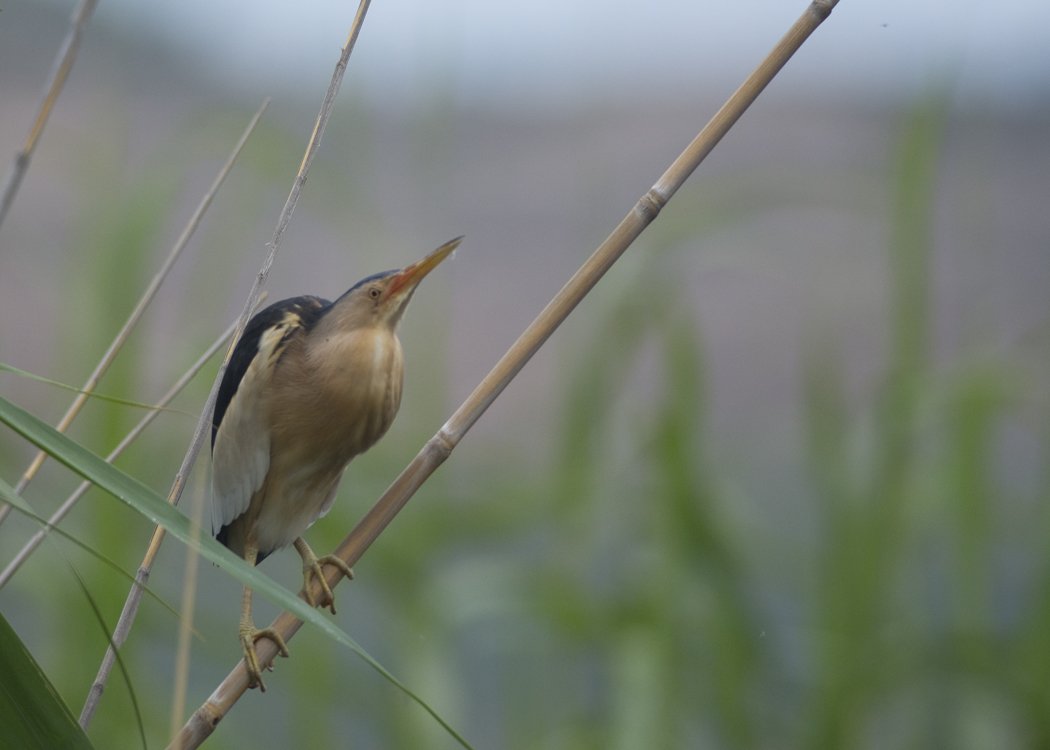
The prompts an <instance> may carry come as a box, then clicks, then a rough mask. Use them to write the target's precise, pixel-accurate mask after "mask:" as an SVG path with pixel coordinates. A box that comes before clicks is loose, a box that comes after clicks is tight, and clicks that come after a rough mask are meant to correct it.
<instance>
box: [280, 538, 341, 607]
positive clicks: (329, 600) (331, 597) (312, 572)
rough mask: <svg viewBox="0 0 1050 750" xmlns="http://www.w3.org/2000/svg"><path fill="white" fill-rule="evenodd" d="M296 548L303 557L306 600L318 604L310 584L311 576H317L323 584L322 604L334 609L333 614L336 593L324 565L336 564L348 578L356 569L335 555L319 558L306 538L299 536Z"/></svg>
mask: <svg viewBox="0 0 1050 750" xmlns="http://www.w3.org/2000/svg"><path fill="white" fill-rule="evenodd" d="M294 544H295V549H296V551H297V552H298V553H299V557H301V558H303V591H305V592H306V601H308V602H309V603H310V606H311V607H316V606H317V604H316V603H315V602H314V595H313V593H312V591H311V589H312V588H313V587H312V586H311V585H310V576H316V577H317V580H318V582H320V584H321V601H320V605H321V608H322V609H323V608H324V607H328V608H329V609H331V610H332V614H333V615H334V614H335V594H333V593H332V589H331V588H329V586H328V581H326V580H325V578H324V574H323V573H322V572H321V566H322V565H334V566H335V567H337V568H339V570H341V571H342V572H343V575H344V576H346V577H347V578H351V579H352V578H353V577H354V571H352V570H350V566H349V565H347V564H346V563H345V562H343V561H342V560H340V559H339V558H338V557H336V556H335V555H325V556H324V557H322V558H320V559H318V558H317V555H315V554H314V551H313V550H312V549H310V545H309V544H307V543H306V540H305V539H303V538H302V537H299V538H297V539H296V540H295V542H294Z"/></svg>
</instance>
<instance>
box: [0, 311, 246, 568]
mask: <svg viewBox="0 0 1050 750" xmlns="http://www.w3.org/2000/svg"><path fill="white" fill-rule="evenodd" d="M236 327H237V323H236V322H234V323H231V324H230V327H229V328H227V329H226V331H225V332H223V334H222V335H221V336H220V337H219V338H218V339H216V341H215V343H214V344H212V345H211V346H210V347H208V350H207V351H206V352H204V354H202V355H201V356H200V359H198V360H197V361H196V362H194V363H193V365H192V366H191V367H190V369H189V370H187V371H186V372H185V374H183V376H182V377H180V378H179V379H178V380H177V381H175V384H174V385H173V386H172V387H171V388H170V389H169V390H168V392H167V393H165V394H164V395H163V396H161V398H160V400H159V401H157V403H156V406H155V407H154V408H153V410H152V411H150V412H148V413H147V414H146V415H145V416H144V417H143V418H142V420H141V421H140V422H139V423H138V424H137V425H135V428H134V429H132V430H131V432H129V433H128V434H127V436H126V437H125V438H124V439H123V440H122V441H120V445H118V446H117V447H116V448H114V449H113V452H112V453H110V454H109V455H108V456H106V461H107V462H108V463H113V462H114V461H115V460H117V457H118V456H120V454H121V453H123V452H124V451H125V449H127V447H128V446H129V445H131V442H132V441H133V440H134V439H135V438H137V437H138V436H139V434H140V433H141V432H142V431H143V430H144V429H146V427H147V426H148V425H149V423H150V422H152V421H153V420H154V419H155V418H156V416H157V415H158V414H160V413H161V410H163V409H164V407H165V406H167V405H168V404H169V403H171V400H172V399H173V398H175V396H177V395H178V394H179V392H180V391H182V389H183V388H185V387H186V385H187V384H188V383H189V382H190V381H191V380H192V379H193V378H194V376H195V375H196V374H197V373H198V372H199V371H200V369H201V368H202V367H204V365H206V364H207V363H208V360H210V359H211V358H212V357H213V356H214V355H215V352H217V351H218V350H219V349H220V348H221V347H222V345H223V344H225V343H226V342H227V341H228V340H229V338H230V336H232V335H233V331H234V329H235V328H236ZM91 487H92V484H91V482H83V483H82V484H81V485H80V486H79V487H77V489H76V491H75V492H74V493H73V494H72V495H70V496H69V498H68V499H67V500H66V501H65V502H64V503H62V505H61V506H60V507H59V509H58V510H56V511H55V512H54V514H52V516H51V518H49V519H48V520H47V526H45V527H44V528H42V529H40V531H38V532H37V533H36V534H34V535H33V536H32V537H31V538H30V539H29V541H28V542H26V543H25V546H23V547H22V549H21V550H20V551H19V553H18V554H17V555H15V558H14V559H13V560H12V561H11V562H10V563H8V566H7V567H6V568H4V572H3V573H0V589H2V588H3V587H4V586H5V585H6V584H7V582H8V581H10V580H11V577H12V576H13V575H14V574H15V573H17V572H18V569H19V568H21V567H22V564H23V563H24V562H25V561H26V560H28V559H29V556H30V555H31V554H33V552H34V551H35V550H36V548H37V547H39V546H40V543H41V542H43V541H44V538H45V537H47V535H48V532H50V531H51V529H53V528H54V527H55V526H57V525H58V524H59V523H60V522H61V521H62V519H63V518H65V517H66V515H67V514H68V513H69V511H71V510H72V509H73V506H74V505H76V504H77V502H79V500H80V498H82V497H83V496H84V495H85V494H86V493H87V491H88V490H89V489H91Z"/></svg>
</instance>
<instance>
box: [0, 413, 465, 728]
mask: <svg viewBox="0 0 1050 750" xmlns="http://www.w3.org/2000/svg"><path fill="white" fill-rule="evenodd" d="M0 422H3V423H4V424H6V425H7V426H8V427H10V428H11V429H12V430H14V431H15V432H17V433H18V434H19V435H21V436H22V437H24V438H25V439H26V440H28V441H29V442H31V443H33V445H35V446H36V447H37V448H39V449H40V450H42V451H46V452H47V453H48V454H49V455H51V456H52V457H53V458H55V459H56V460H58V461H60V462H61V463H63V464H65V465H66V466H68V467H69V468H70V469H72V470H73V471H75V472H76V473H77V474H80V475H81V476H82V477H84V478H85V479H88V480H90V481H91V482H93V483H94V484H96V485H98V486H99V487H100V488H102V489H104V490H105V491H106V492H108V493H110V494H111V495H113V496H114V497H115V498H117V499H118V500H120V501H121V502H123V503H124V504H125V505H128V506H129V507H131V508H133V509H134V510H136V511H138V512H139V513H141V514H142V515H143V516H145V517H146V518H148V519H149V520H150V521H151V522H153V523H155V524H157V525H159V526H163V527H164V528H165V529H166V530H167V531H168V533H169V534H172V535H173V536H174V537H175V538H177V539H179V540H180V541H181V542H183V543H184V544H189V543H191V540H192V543H195V544H199V545H200V554H201V555H202V556H204V557H206V558H207V559H208V560H210V561H211V562H213V563H215V564H216V565H218V566H219V567H220V568H222V569H223V570H224V571H226V572H227V573H228V574H230V575H231V576H233V577H234V578H236V579H237V580H238V581H240V582H241V583H243V584H246V585H248V586H251V587H252V590H253V591H255V592H257V593H259V594H261V595H262V596H265V597H266V598H267V599H269V600H270V601H271V602H273V603H274V604H276V605H277V606H279V607H281V608H282V609H284V610H286V611H288V612H290V613H291V614H293V615H295V616H296V617H297V618H299V619H300V620H302V621H303V622H307V623H310V624H311V625H313V626H314V627H316V628H318V629H320V630H321V631H322V632H323V633H325V635H327V636H328V637H329V638H332V639H333V640H335V641H336V642H338V643H341V644H343V645H344V646H346V647H347V648H349V649H350V650H351V651H353V652H354V653H355V654H357V655H358V656H359V657H361V659H363V660H364V661H365V663H367V664H368V665H369V666H370V667H372V668H373V669H374V670H376V671H377V672H378V673H379V674H381V675H382V676H383V677H385V678H386V679H387V680H388V681H389V682H391V683H392V684H393V685H395V686H396V687H397V688H398V689H400V690H401V691H402V692H403V693H404V694H405V695H407V696H408V697H410V698H411V699H412V700H414V701H415V702H416V703H418V704H419V705H420V706H421V707H422V708H423V709H424V710H425V711H426V712H427V713H429V714H430V715H431V716H433V717H434V719H435V720H436V721H437V722H438V723H439V724H441V726H442V727H443V728H444V729H445V731H447V732H448V733H449V734H451V735H452V736H453V737H454V738H455V739H456V740H457V741H458V742H460V743H461V744H462V745H463V746H464V747H467V748H469V747H470V745H469V744H468V743H467V741H466V740H465V739H463V737H462V736H460V734H459V733H458V732H456V731H455V730H454V729H453V728H452V727H451V726H450V725H449V724H448V722H446V721H445V720H444V719H442V718H441V717H440V716H439V715H438V713H437V712H436V711H435V710H434V709H432V708H431V707H430V706H429V705H427V704H426V702H424V701H423V700H422V699H421V698H420V697H419V696H417V695H416V694H415V693H413V692H412V691H411V690H409V689H408V688H407V687H405V686H404V685H403V684H402V683H401V682H400V681H399V680H398V679H397V678H396V677H394V676H393V675H392V674H391V673H390V672H389V671H387V669H386V668H385V667H383V666H382V665H381V664H380V663H379V662H377V661H376V660H375V659H374V658H372V656H371V655H369V654H368V652H366V651H365V650H364V649H363V648H362V647H361V646H360V645H358V643H357V642H356V641H355V640H354V639H353V638H351V637H350V636H349V635H348V634H347V633H346V632H344V631H343V630H342V629H341V628H339V627H337V626H336V625H335V624H334V623H332V622H331V621H330V620H328V619H327V618H326V617H324V615H322V614H321V613H320V612H318V611H317V610H315V609H314V608H312V607H311V606H310V605H308V604H307V603H306V602H305V601H303V600H302V599H300V598H299V597H298V596H296V595H295V594H293V593H292V592H291V591H289V590H288V589H286V588H284V587H283V586H281V585H280V584H278V583H277V582H276V581H274V580H273V579H272V578H270V577H269V576H267V575H266V574H264V573H261V572H259V570H258V569H257V568H254V567H252V566H250V565H248V563H246V562H245V561H244V560H242V559H241V558H239V557H237V556H236V555H235V554H233V553H232V552H230V551H229V550H228V549H226V547H224V546H223V545H221V544H219V542H217V541H215V540H214V539H213V538H212V537H211V536H210V535H206V534H202V533H201V529H200V527H199V526H196V527H195V526H194V525H193V524H192V523H191V522H190V519H189V518H187V517H186V516H184V515H182V514H181V513H179V511H178V510H177V509H176V508H175V507H174V506H172V505H170V504H168V503H167V502H165V501H164V499H163V498H161V496H160V495H159V494H157V492H156V491H154V490H153V489H152V488H150V487H147V486H146V485H145V484H143V483H142V482H140V481H139V480H137V479H135V478H134V477H132V476H131V475H129V474H125V473H124V472H123V471H121V470H120V469H118V468H117V467H115V466H113V465H112V464H108V463H106V462H105V461H104V460H102V458H101V457H99V456H97V455H95V454H94V453H92V452H91V451H89V450H88V449H87V448H85V447H84V446H82V445H80V444H79V443H77V442H75V441H74V440H72V439H71V438H69V437H68V436H66V435H64V434H62V433H61V432H59V431H58V430H56V429H55V428H54V427H52V426H51V425H49V424H47V423H46V422H44V421H43V420H41V419H39V418H38V417H36V416H34V415H33V414H31V413H29V412H28V411H26V410H25V409H22V408H21V407H19V406H16V405H15V404H13V403H11V402H10V401H8V400H7V399H5V398H3V397H0Z"/></svg>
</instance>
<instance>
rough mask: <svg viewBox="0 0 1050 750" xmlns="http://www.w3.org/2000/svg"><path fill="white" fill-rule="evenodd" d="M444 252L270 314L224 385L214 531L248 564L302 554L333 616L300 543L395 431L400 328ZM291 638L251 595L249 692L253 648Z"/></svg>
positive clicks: (244, 627)
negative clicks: (332, 297)
mask: <svg viewBox="0 0 1050 750" xmlns="http://www.w3.org/2000/svg"><path fill="white" fill-rule="evenodd" d="M462 239H463V238H462V237H459V238H457V239H454V240H452V241H451V242H449V243H448V244H445V245H442V246H441V247H439V248H438V249H437V250H435V251H434V252H432V253H431V254H430V255H428V256H427V257H426V258H424V259H423V260H421V261H419V262H418V263H413V264H412V265H410V266H408V267H407V268H403V269H401V270H400V271H387V272H385V273H378V274H376V275H374V276H369V277H368V278H367V279H364V280H363V281H359V282H358V283H357V284H355V285H354V286H353V287H351V288H350V290H349V291H348V292H347V293H346V294H344V295H343V296H342V297H340V298H339V299H337V300H336V301H335V302H329V301H327V300H323V299H319V298H317V297H295V298H294V299H287V300H284V301H282V302H277V303H275V304H273V305H270V306H269V307H267V308H266V309H265V310H263V311H261V312H260V313H258V314H257V315H256V316H255V317H254V318H252V319H251V321H250V322H249V323H248V326H247V327H246V328H245V330H244V335H243V336H242V337H241V339H240V341H239V342H238V343H237V347H236V348H235V349H234V351H233V356H232V357H231V358H230V364H229V366H228V368H227V370H226V375H225V376H224V377H223V379H222V384H221V385H220V386H219V395H218V398H217V400H216V402H215V415H214V418H213V420H212V433H211V444H212V464H213V474H212V531H213V533H215V536H216V538H217V539H218V540H219V541H220V542H222V543H223V544H225V545H226V546H227V547H229V548H230V550H232V551H233V552H235V553H236V554H238V555H243V556H244V559H245V560H246V561H247V562H248V564H249V565H256V564H258V563H259V562H262V560H263V558H264V557H266V556H267V555H269V554H270V553H271V552H273V551H274V550H277V549H280V548H281V547H285V546H287V545H288V544H289V543H293V544H295V548H296V549H297V550H298V551H299V554H300V556H301V557H302V558H303V581H304V588H305V590H306V595H307V598H308V600H309V601H310V604H311V606H316V604H315V602H314V601H313V597H312V595H311V593H310V588H311V587H310V577H311V576H316V578H317V579H318V580H319V581H320V584H321V589H322V598H321V602H320V604H321V606H322V607H324V606H328V607H330V608H331V610H332V613H333V614H335V597H334V595H333V594H332V591H331V589H330V588H329V586H328V584H327V583H326V582H325V579H324V576H323V575H322V574H321V566H322V565H334V566H336V567H337V568H339V569H340V570H342V572H343V573H344V574H345V575H347V576H352V575H353V574H352V572H351V571H350V569H349V568H348V567H347V566H346V563H344V562H343V561H342V560H340V559H339V558H337V557H334V556H332V555H328V556H326V557H322V558H320V559H318V558H317V556H316V555H314V553H313V551H312V550H311V549H310V547H309V546H308V545H307V544H306V541H305V540H304V539H303V537H302V534H303V532H304V531H306V529H307V528H308V527H309V526H310V525H311V524H312V523H313V522H314V521H316V520H317V519H318V518H319V517H320V516H323V515H324V514H325V513H327V512H328V510H329V508H331V507H332V503H333V501H334V500H335V496H336V492H337V491H338V489H339V481H340V479H342V476H343V470H344V469H345V468H346V465H347V464H348V463H350V460H351V459H352V458H353V457H354V456H356V455H358V454H360V453H364V452H365V451H366V450H368V449H369V448H371V447H372V446H373V445H374V444H375V442H376V441H377V440H379V438H381V437H382V436H383V434H384V433H385V432H386V431H387V429H389V427H390V423H391V422H393V421H394V416H395V415H396V414H397V410H398V407H399V406H400V405H401V386H402V383H403V381H404V362H403V359H402V355H401V342H400V341H398V338H397V326H398V323H399V322H400V321H401V317H402V315H404V313H405V309H406V308H407V307H408V303H409V302H410V301H411V299H412V294H413V293H414V292H415V290H416V285H418V284H419V282H420V281H422V280H423V277H424V276H426V275H427V274H428V273H430V272H431V271H432V270H433V269H434V268H435V267H436V266H437V265H438V264H439V263H440V262H441V261H443V260H444V259H445V258H447V257H448V256H449V255H450V254H451V253H452V251H453V250H455V249H456V247H457V246H458V245H459V243H460V241H461V240H462ZM259 638H269V639H270V640H272V641H273V642H274V643H276V644H277V648H278V651H279V652H280V653H281V655H282V656H287V655H288V649H287V648H286V647H285V644H284V639H282V638H281V636H280V635H279V634H278V633H277V632H276V631H275V630H273V629H272V628H266V629H264V630H258V629H257V628H256V627H255V624H254V622H253V620H252V591H251V589H250V588H249V587H248V586H245V587H244V601H243V604H242V608H241V625H240V641H241V648H242V650H243V651H244V661H245V664H246V666H247V669H248V684H249V687H255V686H256V685H258V686H259V687H260V688H262V689H263V690H265V689H266V688H265V686H264V685H263V681H262V674H261V671H260V668H259V659H258V656H257V655H256V653H255V641H256V640H258V639H259Z"/></svg>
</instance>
